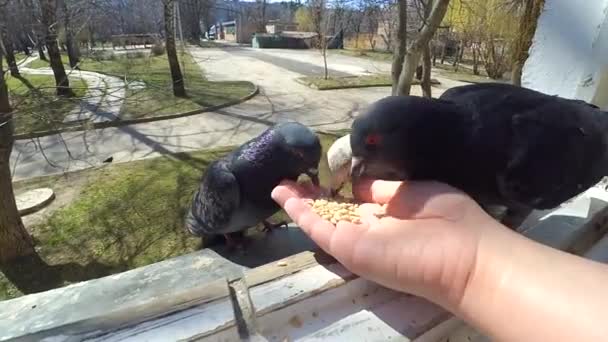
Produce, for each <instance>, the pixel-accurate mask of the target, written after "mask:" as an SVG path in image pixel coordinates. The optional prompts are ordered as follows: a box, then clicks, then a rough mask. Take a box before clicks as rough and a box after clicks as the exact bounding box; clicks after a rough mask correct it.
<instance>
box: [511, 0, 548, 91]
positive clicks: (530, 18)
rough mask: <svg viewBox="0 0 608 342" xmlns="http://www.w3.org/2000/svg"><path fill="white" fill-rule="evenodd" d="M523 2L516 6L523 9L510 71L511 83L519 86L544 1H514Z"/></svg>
mask: <svg viewBox="0 0 608 342" xmlns="http://www.w3.org/2000/svg"><path fill="white" fill-rule="evenodd" d="M516 1H518V2H523V3H520V4H518V5H519V6H521V7H523V14H522V16H521V17H520V24H519V34H518V35H517V36H516V38H515V40H514V44H513V45H514V46H513V65H512V69H511V82H512V83H513V84H515V85H518V86H521V74H522V69H523V67H524V63H525V62H526V60H527V59H528V50H530V46H531V45H532V38H534V33H535V32H536V25H537V22H538V17H539V16H540V13H541V12H542V10H543V7H544V5H545V0H516Z"/></svg>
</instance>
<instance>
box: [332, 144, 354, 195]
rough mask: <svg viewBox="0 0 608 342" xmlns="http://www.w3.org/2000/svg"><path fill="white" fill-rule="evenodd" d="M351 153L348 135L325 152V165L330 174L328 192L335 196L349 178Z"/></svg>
mask: <svg viewBox="0 0 608 342" xmlns="http://www.w3.org/2000/svg"><path fill="white" fill-rule="evenodd" d="M351 159H352V151H351V149H350V134H347V135H345V136H343V137H341V138H340V139H338V140H336V141H335V142H334V143H333V144H332V145H331V146H330V147H329V150H327V165H328V167H329V173H330V191H331V195H332V196H335V195H336V194H337V193H338V192H339V191H340V189H341V188H342V186H343V185H344V183H345V182H346V181H347V180H348V179H349V178H350V167H351Z"/></svg>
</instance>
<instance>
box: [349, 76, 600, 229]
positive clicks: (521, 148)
mask: <svg viewBox="0 0 608 342" xmlns="http://www.w3.org/2000/svg"><path fill="white" fill-rule="evenodd" d="M607 114H608V113H606V112H602V111H601V110H599V109H598V108H597V107H595V106H593V105H590V104H587V103H585V102H583V101H580V100H568V99H564V98H560V97H557V96H549V95H546V94H543V93H540V92H537V91H534V90H530V89H526V88H521V87H516V86H512V85H508V84H490V83H484V84H475V85H467V86H461V87H456V88H452V89H450V90H448V91H446V92H445V93H444V94H443V95H442V96H441V98H440V99H439V100H437V99H426V98H421V97H414V96H402V97H394V96H393V97H387V98H384V99H382V100H380V101H378V102H376V103H374V104H373V105H372V106H371V107H370V108H369V109H368V111H367V112H366V113H365V114H363V115H361V116H360V117H358V118H356V120H355V121H354V123H353V131H352V133H351V147H352V151H353V163H352V175H353V180H354V178H355V177H360V176H369V177H374V178H380V179H389V180H408V179H409V180H436V181H441V182H444V183H447V184H450V185H452V186H454V187H456V188H459V189H461V190H462V191H464V192H466V193H468V194H469V195H470V196H471V197H473V198H474V199H475V200H476V201H477V202H478V203H480V204H481V205H482V206H484V208H491V207H493V206H501V207H506V208H507V213H506V216H505V217H504V218H503V220H502V221H503V223H505V224H506V225H507V226H509V227H511V228H513V229H516V228H517V226H519V225H520V224H521V222H522V221H523V219H525V217H526V216H527V214H528V213H529V212H530V211H531V210H532V209H550V208H554V207H556V206H558V205H560V204H561V203H563V202H565V201H567V200H568V199H570V198H572V197H574V196H576V195H578V194H579V193H581V192H583V191H584V190H586V189H588V188H589V187H591V186H593V185H594V184H596V183H598V182H599V181H600V180H601V178H602V177H603V176H604V175H606V174H607V172H606V171H607V170H608V156H607V141H606V135H605V132H608V116H607Z"/></svg>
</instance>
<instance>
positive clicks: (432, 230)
mask: <svg viewBox="0 0 608 342" xmlns="http://www.w3.org/2000/svg"><path fill="white" fill-rule="evenodd" d="M321 191H322V190H320V189H314V188H312V187H311V186H302V185H299V184H296V183H293V182H284V183H282V184H281V185H279V186H278V187H277V188H275V190H274V191H273V193H272V196H273V198H274V199H275V200H276V201H277V202H278V203H279V204H280V205H281V206H282V207H283V208H284V209H285V211H286V212H287V214H288V215H289V216H290V217H291V218H292V219H293V220H294V222H295V223H296V224H298V226H300V227H301V228H302V229H303V230H304V231H305V232H306V233H307V234H308V235H309V236H310V237H311V238H312V239H313V240H314V241H315V242H316V243H317V244H318V245H319V246H320V247H321V248H322V249H323V250H325V251H326V252H327V253H329V254H331V255H333V256H334V257H335V258H336V259H337V260H338V261H339V262H340V263H342V264H343V265H344V266H345V267H346V268H348V269H349V270H351V271H352V272H354V273H356V274H358V275H360V276H363V277H365V278H367V279H370V280H373V281H375V282H377V283H380V284H382V285H384V286H387V287H390V288H393V289H396V290H401V291H405V292H409V293H413V294H416V295H420V296H424V297H427V298H429V299H431V300H434V301H435V302H438V303H439V304H444V305H450V304H455V303H457V302H458V301H459V300H460V298H461V297H462V295H463V292H464V290H465V287H466V284H467V281H468V278H469V276H470V275H471V273H472V272H473V269H474V266H475V259H476V251H477V246H478V243H479V239H480V238H481V231H482V230H483V227H484V226H487V225H488V224H489V223H490V222H492V219H491V218H490V217H489V216H488V215H487V214H485V213H484V212H483V210H482V209H481V208H480V207H479V206H478V205H477V204H476V203H475V202H474V201H473V200H472V199H471V198H470V197H468V196H467V195H465V194H463V193H462V192H459V191H457V190H456V189H454V188H451V187H449V186H447V185H444V184H441V183H435V182H412V183H404V182H388V181H371V180H370V181H362V182H361V183H360V184H358V185H357V186H356V187H354V189H353V192H354V193H355V195H356V196H357V198H358V199H360V200H361V201H363V202H365V203H364V204H362V205H361V206H360V207H359V211H360V215H361V219H362V223H361V224H353V223H350V222H344V221H343V222H339V223H338V224H337V225H333V224H331V223H330V222H328V221H325V220H323V219H322V218H321V217H320V216H319V215H317V214H316V213H314V212H313V211H312V209H311V208H310V207H309V206H308V205H307V204H306V203H305V201H304V199H306V198H315V197H317V196H318V194H320V193H321ZM382 205H385V206H384V208H385V212H386V215H385V216H383V217H376V216H375V215H374V213H377V212H378V211H379V210H381V208H382ZM444 301H447V302H444ZM441 302H444V303H441Z"/></svg>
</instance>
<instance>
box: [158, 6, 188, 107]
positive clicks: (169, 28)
mask: <svg viewBox="0 0 608 342" xmlns="http://www.w3.org/2000/svg"><path fill="white" fill-rule="evenodd" d="M173 3H174V2H173V0H163V6H164V12H165V45H166V48H167V59H168V60H169V68H170V69H171V79H172V83H173V95H175V96H178V97H186V89H185V88H184V78H183V76H182V70H181V68H180V67H179V60H178V59H177V51H176V49H175V36H174V30H173V16H174V13H173V11H174V10H175V6H174V5H173Z"/></svg>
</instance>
